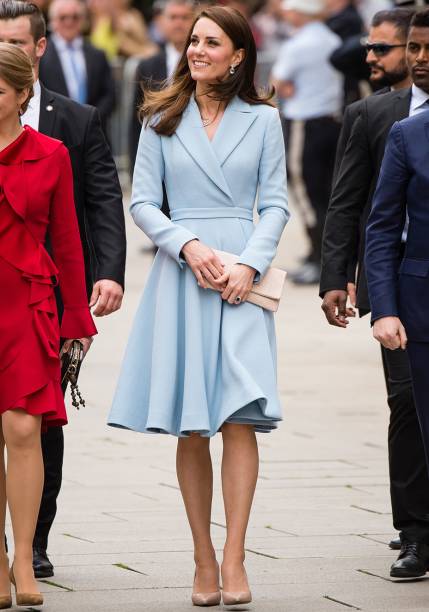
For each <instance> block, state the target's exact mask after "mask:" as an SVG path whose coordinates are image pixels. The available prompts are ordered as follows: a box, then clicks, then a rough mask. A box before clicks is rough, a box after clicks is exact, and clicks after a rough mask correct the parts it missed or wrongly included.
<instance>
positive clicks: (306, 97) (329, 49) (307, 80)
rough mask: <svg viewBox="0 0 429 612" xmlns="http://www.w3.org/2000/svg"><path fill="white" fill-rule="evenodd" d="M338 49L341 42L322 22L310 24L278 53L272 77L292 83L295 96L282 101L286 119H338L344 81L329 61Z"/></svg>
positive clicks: (288, 41)
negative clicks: (332, 117)
mask: <svg viewBox="0 0 429 612" xmlns="http://www.w3.org/2000/svg"><path fill="white" fill-rule="evenodd" d="M340 45H341V38H340V37H339V36H337V35H336V34H334V32H332V31H331V30H330V29H329V28H328V26H326V25H325V24H324V23H322V22H321V21H312V22H310V23H308V24H306V25H304V26H303V27H302V28H300V29H299V30H297V31H296V33H295V34H294V35H293V36H292V37H291V38H290V39H289V40H287V41H286V42H285V43H283V45H282V47H281V48H280V50H279V54H278V60H277V61H276V63H275V64H274V66H273V70H272V74H273V77H274V78H275V79H276V80H278V81H291V82H292V84H293V87H294V93H293V95H292V96H291V97H290V98H287V99H285V100H283V101H282V111H283V115H284V116H285V117H286V119H291V120H308V119H314V118H317V117H325V116H329V115H337V114H339V113H340V112H341V110H342V106H343V101H344V85H343V83H344V77H343V76H342V75H341V74H340V73H339V72H338V71H337V70H335V68H334V67H333V66H332V65H331V63H330V61H329V58H330V57H331V55H332V53H333V51H335V49H337V48H338V47H339V46H340Z"/></svg>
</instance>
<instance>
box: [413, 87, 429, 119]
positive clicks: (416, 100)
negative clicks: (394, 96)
mask: <svg viewBox="0 0 429 612" xmlns="http://www.w3.org/2000/svg"><path fill="white" fill-rule="evenodd" d="M428 100H429V94H427V93H426V92H425V91H423V89H420V88H419V87H416V86H415V85H413V86H412V88H411V104H410V117H414V115H418V114H419V113H424V112H425V111H428V110H429V105H428V104H426V102H427V101H428Z"/></svg>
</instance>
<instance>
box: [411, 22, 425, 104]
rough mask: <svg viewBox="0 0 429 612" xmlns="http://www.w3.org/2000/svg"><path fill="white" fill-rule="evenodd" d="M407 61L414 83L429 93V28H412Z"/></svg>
mask: <svg viewBox="0 0 429 612" xmlns="http://www.w3.org/2000/svg"><path fill="white" fill-rule="evenodd" d="M407 63H408V67H409V69H410V72H411V76H412V79H413V83H415V85H417V87H420V89H423V91H425V92H426V93H429V28H415V27H413V28H411V30H410V33H409V35H408V45H407Z"/></svg>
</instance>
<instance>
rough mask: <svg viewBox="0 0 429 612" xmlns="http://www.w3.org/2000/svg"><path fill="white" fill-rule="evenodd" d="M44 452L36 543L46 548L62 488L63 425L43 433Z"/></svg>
mask: <svg viewBox="0 0 429 612" xmlns="http://www.w3.org/2000/svg"><path fill="white" fill-rule="evenodd" d="M42 453H43V462H44V467H45V483H44V486H43V494H42V502H41V504H40V510H39V517H38V519H37V526H36V533H35V535H34V544H35V545H37V546H39V547H41V548H44V549H46V548H47V546H48V536H49V531H50V529H51V527H52V523H53V522H54V519H55V515H56V513H57V497H58V495H59V492H60V489H61V481H62V472H63V457H64V433H63V428H62V427H50V428H49V429H48V431H47V432H46V433H43V434H42Z"/></svg>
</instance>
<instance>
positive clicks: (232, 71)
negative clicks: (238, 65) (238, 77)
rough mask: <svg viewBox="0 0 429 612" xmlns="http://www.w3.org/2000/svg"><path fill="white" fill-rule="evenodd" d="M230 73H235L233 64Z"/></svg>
mask: <svg viewBox="0 0 429 612" xmlns="http://www.w3.org/2000/svg"><path fill="white" fill-rule="evenodd" d="M229 74H235V66H234V65H232V66H231V68H230V69H229Z"/></svg>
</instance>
